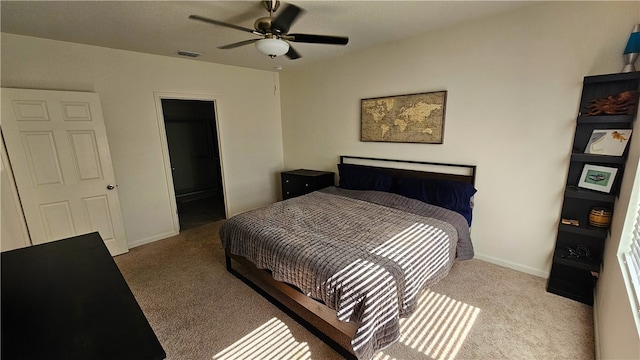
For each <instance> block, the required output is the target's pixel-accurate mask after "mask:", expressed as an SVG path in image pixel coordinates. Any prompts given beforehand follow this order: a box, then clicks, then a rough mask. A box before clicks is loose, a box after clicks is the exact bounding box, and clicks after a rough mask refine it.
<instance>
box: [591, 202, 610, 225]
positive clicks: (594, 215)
mask: <svg viewBox="0 0 640 360" xmlns="http://www.w3.org/2000/svg"><path fill="white" fill-rule="evenodd" d="M610 223H611V210H610V209H606V208H603V207H593V208H591V211H590V212H589V225H591V226H595V227H601V228H607V227H609V224H610Z"/></svg>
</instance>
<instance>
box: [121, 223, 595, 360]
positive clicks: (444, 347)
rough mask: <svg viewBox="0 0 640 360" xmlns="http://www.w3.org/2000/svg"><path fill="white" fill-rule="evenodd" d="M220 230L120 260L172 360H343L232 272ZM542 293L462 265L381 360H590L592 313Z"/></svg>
mask: <svg viewBox="0 0 640 360" xmlns="http://www.w3.org/2000/svg"><path fill="white" fill-rule="evenodd" d="M220 224H221V222H217V223H213V224H208V225H204V226H200V227H197V228H193V229H190V230H187V231H184V232H182V233H181V234H180V235H178V236H175V237H172V238H169V239H165V240H161V241H157V242H155V243H152V244H148V245H144V246H140V247H137V248H134V249H131V251H130V252H129V253H127V254H124V255H120V256H117V257H116V258H115V260H116V263H117V264H118V266H119V268H120V269H121V271H122V273H123V275H124V277H125V279H126V280H127V283H128V284H129V286H130V287H131V290H132V291H133V293H134V295H135V296H136V299H137V300H138V302H139V303H140V306H141V307H142V310H143V311H144V313H145V314H146V316H147V319H148V320H149V322H150V324H151V326H152V327H153V329H154V331H155V333H156V335H157V336H158V339H159V340H160V342H161V344H162V346H163V347H164V349H165V351H166V352H167V359H170V360H176V359H220V360H222V359H267V358H271V359H340V358H341V357H340V356H339V355H338V354H337V353H335V352H334V351H333V350H332V349H331V348H329V347H328V346H327V345H325V344H324V343H323V342H322V341H320V340H319V339H318V338H316V337H315V336H313V335H312V334H311V333H309V332H308V331H307V330H306V329H305V328H304V327H302V326H300V325H299V324H297V323H296V322H295V321H293V320H291V319H290V318H289V317H288V316H287V315H286V314H284V313H283V312H281V311H280V310H279V309H278V308H276V307H275V306H274V305H272V304H271V303H270V302H268V301H267V300H265V299H264V298H263V297H262V296H260V295H258V294H257V293H256V292H254V291H253V290H252V289H251V288H249V287H248V286H247V285H245V284H244V283H242V282H241V281H240V280H238V279H237V278H235V277H234V276H233V275H231V274H229V273H228V272H227V271H226V270H225V264H224V256H223V251H222V247H221V245H220V240H219V238H218V228H219V226H220ZM545 285H546V281H545V280H544V279H542V278H539V277H536V276H532V275H527V274H524V273H520V272H517V271H514V270H511V269H507V268H504V267H500V266H497V265H493V264H490V263H487V262H483V261H480V260H468V261H462V262H458V263H456V264H455V265H454V267H453V269H452V270H451V272H450V274H449V275H448V276H447V277H446V278H445V279H443V280H442V281H440V282H439V283H438V284H437V285H436V286H434V287H433V288H431V289H428V290H425V291H424V292H423V294H422V295H421V299H420V306H419V310H418V311H417V312H416V313H415V314H414V315H413V316H412V317H411V318H409V319H406V320H403V323H402V332H403V337H402V339H401V341H400V342H399V343H396V344H394V345H392V346H390V347H389V348H387V349H384V350H382V351H381V352H379V353H378V354H377V356H376V359H383V360H391V359H398V360H401V359H421V360H427V359H580V360H589V359H593V358H594V340H593V317H592V314H593V311H592V308H591V307H590V306H586V305H583V304H580V303H577V302H575V301H572V300H568V299H565V298H562V297H560V296H557V295H553V294H550V293H547V292H546V291H545Z"/></svg>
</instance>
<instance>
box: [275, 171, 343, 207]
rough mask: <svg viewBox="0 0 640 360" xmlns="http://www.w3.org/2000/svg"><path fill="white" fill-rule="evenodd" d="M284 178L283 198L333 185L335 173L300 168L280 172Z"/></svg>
mask: <svg viewBox="0 0 640 360" xmlns="http://www.w3.org/2000/svg"><path fill="white" fill-rule="evenodd" d="M280 176H281V179H282V199H283V200H286V199H290V198H292V197H296V196H300V195H304V194H308V193H310V192H313V191H316V190H320V189H323V188H326V187H327V186H333V185H334V184H335V183H334V173H333V172H328V171H316V170H306V169H298V170H291V171H285V172H282V173H281V174H280Z"/></svg>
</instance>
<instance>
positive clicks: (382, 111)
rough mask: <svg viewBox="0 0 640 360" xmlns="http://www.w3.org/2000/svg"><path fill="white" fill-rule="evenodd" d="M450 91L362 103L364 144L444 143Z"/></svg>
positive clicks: (376, 99) (386, 98)
mask: <svg viewBox="0 0 640 360" xmlns="http://www.w3.org/2000/svg"><path fill="white" fill-rule="evenodd" d="M446 99H447V92H446V91H439V92H431V93H424V94H412V95H400V96H392V97H384V98H374V99H363V100H362V110H361V111H362V114H361V116H362V133H361V140H362V141H389V142H411V143H430V144H442V135H443V127H444V113H445V104H446Z"/></svg>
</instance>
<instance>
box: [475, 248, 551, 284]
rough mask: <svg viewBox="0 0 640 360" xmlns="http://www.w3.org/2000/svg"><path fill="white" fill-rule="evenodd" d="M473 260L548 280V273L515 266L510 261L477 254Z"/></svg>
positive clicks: (518, 265)
mask: <svg viewBox="0 0 640 360" xmlns="http://www.w3.org/2000/svg"><path fill="white" fill-rule="evenodd" d="M474 258H476V259H478V260H482V261H486V262H490V263H492V264H496V265H500V266H504V267H508V268H510V269H513V270H517V271H520V272H523V273H527V274H531V275H535V276H538V277H541V278H545V279H547V278H549V272H547V271H540V270H538V269H534V268H531V267H528V266H522V265H520V264H516V263H513V262H510V261H506V260H503V259H498V258H494V257H491V256H486V255H483V254H478V253H476V254H475V256H474Z"/></svg>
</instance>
